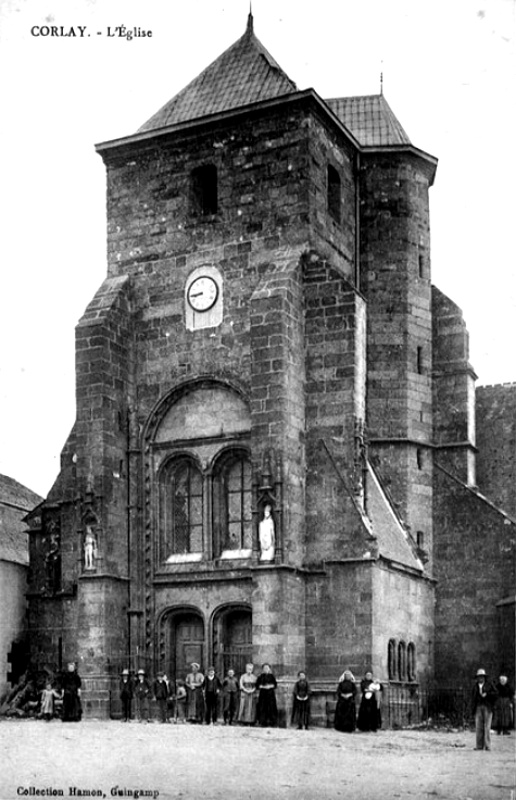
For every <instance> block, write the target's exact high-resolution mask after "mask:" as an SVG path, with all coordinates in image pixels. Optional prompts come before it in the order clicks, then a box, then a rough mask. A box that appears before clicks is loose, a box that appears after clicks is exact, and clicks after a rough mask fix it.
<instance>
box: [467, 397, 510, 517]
mask: <svg viewBox="0 0 516 800" xmlns="http://www.w3.org/2000/svg"><path fill="white" fill-rule="evenodd" d="M475 396H476V419H477V424H476V433H477V438H476V441H477V447H478V455H477V484H478V487H479V489H480V491H481V492H482V493H483V494H485V495H486V496H487V497H489V499H490V500H492V501H493V502H495V503H496V504H497V505H498V506H500V508H502V509H503V510H504V511H506V512H507V513H508V514H511V515H512V516H513V517H516V384H515V383H509V384H499V385H497V386H477V390H476V395H475Z"/></svg>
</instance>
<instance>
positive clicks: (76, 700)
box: [63, 688, 82, 722]
mask: <svg viewBox="0 0 516 800" xmlns="http://www.w3.org/2000/svg"><path fill="white" fill-rule="evenodd" d="M81 716H82V709H81V699H80V697H79V695H78V693H77V689H75V688H70V689H65V690H64V692H63V722H79V720H80V719H81Z"/></svg>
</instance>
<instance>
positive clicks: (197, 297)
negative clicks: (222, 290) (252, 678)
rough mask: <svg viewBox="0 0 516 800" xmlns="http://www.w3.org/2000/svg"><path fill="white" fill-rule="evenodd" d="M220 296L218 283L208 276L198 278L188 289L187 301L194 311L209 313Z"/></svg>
mask: <svg viewBox="0 0 516 800" xmlns="http://www.w3.org/2000/svg"><path fill="white" fill-rule="evenodd" d="M218 296H219V287H218V285H217V282H216V281H215V280H214V279H213V278H210V277H209V276H208V275H201V276H200V277H199V278H196V279H195V280H194V281H192V283H191V284H190V286H189V287H188V293H187V300H188V302H189V303H190V305H191V307H192V308H193V310H194V311H209V309H210V308H212V306H214V305H215V303H216V301H217V297H218Z"/></svg>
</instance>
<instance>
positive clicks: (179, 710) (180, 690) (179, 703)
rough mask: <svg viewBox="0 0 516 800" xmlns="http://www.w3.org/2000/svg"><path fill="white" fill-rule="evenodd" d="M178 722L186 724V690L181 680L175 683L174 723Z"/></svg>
mask: <svg viewBox="0 0 516 800" xmlns="http://www.w3.org/2000/svg"><path fill="white" fill-rule="evenodd" d="M178 720H180V721H181V722H183V723H184V722H186V688H185V682H184V681H182V680H181V679H178V680H177V681H176V716H175V721H176V723H177V721H178Z"/></svg>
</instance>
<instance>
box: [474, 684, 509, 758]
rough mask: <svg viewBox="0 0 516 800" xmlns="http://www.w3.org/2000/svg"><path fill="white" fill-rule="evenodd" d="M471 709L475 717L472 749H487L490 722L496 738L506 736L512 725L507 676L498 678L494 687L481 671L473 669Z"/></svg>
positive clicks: (488, 746) (489, 736)
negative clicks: (475, 672)
mask: <svg viewBox="0 0 516 800" xmlns="http://www.w3.org/2000/svg"><path fill="white" fill-rule="evenodd" d="M471 707H472V709H473V713H474V715H475V750H490V749H491V729H492V727H493V723H494V729H495V730H496V732H497V734H498V735H499V736H502V735H504V736H510V734H511V728H512V727H513V726H514V689H513V688H512V686H511V685H510V684H509V682H508V679H507V675H500V677H499V678H498V683H496V684H494V683H493V681H491V680H490V679H489V678H488V676H487V674H486V671H485V669H479V670H477V674H476V681H475V685H474V687H473V692H472V695H471Z"/></svg>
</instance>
